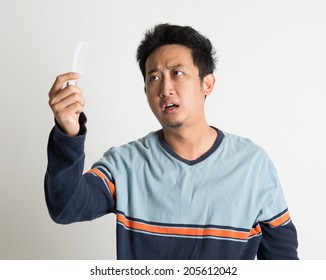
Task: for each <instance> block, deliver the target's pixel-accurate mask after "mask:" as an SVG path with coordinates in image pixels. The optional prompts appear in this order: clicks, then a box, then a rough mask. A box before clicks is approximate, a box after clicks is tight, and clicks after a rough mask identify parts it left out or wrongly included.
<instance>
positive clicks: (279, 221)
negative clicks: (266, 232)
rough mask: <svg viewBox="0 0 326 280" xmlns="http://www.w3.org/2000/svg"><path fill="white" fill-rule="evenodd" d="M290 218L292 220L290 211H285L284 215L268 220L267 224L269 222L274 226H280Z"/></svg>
mask: <svg viewBox="0 0 326 280" xmlns="http://www.w3.org/2000/svg"><path fill="white" fill-rule="evenodd" d="M288 220H290V213H289V211H287V212H285V213H284V214H283V215H282V216H280V217H278V218H276V219H275V220H273V221H270V222H267V224H269V225H271V226H273V227H278V226H280V225H282V224H284V223H285V222H287V221H288Z"/></svg>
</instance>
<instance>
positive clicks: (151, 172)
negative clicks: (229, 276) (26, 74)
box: [45, 24, 298, 259]
mask: <svg viewBox="0 0 326 280" xmlns="http://www.w3.org/2000/svg"><path fill="white" fill-rule="evenodd" d="M137 60H138V62H139V66H140V69H141V71H142V74H143V76H144V81H145V92H146V95H147V99H148V103H149V105H150V107H151V109H152V111H153V113H154V115H155V116H156V118H157V119H158V120H159V122H160V124H161V125H162V129H161V130H158V131H156V132H152V133H149V134H148V135H147V136H145V137H144V138H142V139H140V140H138V141H133V142H131V143H129V144H126V145H123V146H121V147H118V148H111V149H109V150H108V151H107V152H106V153H105V154H104V156H103V158H102V159H100V160H99V161H98V162H96V163H95V164H94V165H93V167H92V169H91V170H90V171H89V172H87V173H86V174H84V175H83V174H82V171H83V167H84V150H83V146H84V141H85V135H86V127H85V123H86V117H85V115H84V114H83V113H82V111H83V107H84V100H83V97H82V92H81V89H80V88H79V87H77V86H73V85H68V86H66V87H65V86H64V85H65V84H66V82H67V81H69V80H74V79H78V77H79V75H78V74H76V73H67V74H63V75H60V76H58V77H57V79H56V81H55V82H54V84H53V86H52V88H51V90H50V93H49V98H50V101H49V104H50V107H51V108H52V110H53V112H54V116H55V120H56V125H55V127H54V129H53V130H52V131H51V134H50V137H49V144H48V169H47V173H46V176H45V194H46V201H47V205H48V209H49V212H50V215H51V217H52V219H53V220H54V221H55V222H58V223H62V224H68V223H72V222H77V221H85V220H92V219H95V218H97V217H100V216H102V215H104V214H107V213H110V212H113V213H115V214H116V217H117V254H118V255H117V258H118V259H254V258H256V257H257V258H258V259H297V258H298V257H297V235H296V230H295V227H294V225H293V223H292V221H291V218H290V215H289V212H288V209H287V206H286V203H285V199H284V196H283V193H282V189H281V186H280V183H279V180H278V178H277V174H276V171H275V168H274V166H273V164H272V162H271V161H270V159H269V158H268V156H267V155H266V153H265V152H264V151H263V150H262V149H261V148H259V147H258V146H256V145H255V144H253V143H252V142H251V141H250V140H248V139H244V138H241V137H237V136H234V135H231V134H228V133H223V132H222V131H220V130H219V129H217V128H215V127H212V126H209V125H208V123H207V121H206V118H205V112H204V103H205V99H206V96H208V95H209V94H210V93H211V92H212V90H213V88H214V82H215V79H214V75H213V71H214V68H215V58H214V51H213V48H212V45H211V43H210V41H209V40H208V39H207V38H205V37H204V36H202V35H201V34H200V33H198V32H197V31H196V30H194V29H192V28H191V27H182V26H175V25H169V24H161V25H158V26H156V27H155V28H154V29H153V30H151V31H148V32H147V33H146V35H145V38H144V40H143V41H142V42H141V44H140V46H139V47H138V51H137Z"/></svg>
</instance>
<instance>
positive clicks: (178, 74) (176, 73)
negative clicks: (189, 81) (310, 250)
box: [173, 70, 183, 77]
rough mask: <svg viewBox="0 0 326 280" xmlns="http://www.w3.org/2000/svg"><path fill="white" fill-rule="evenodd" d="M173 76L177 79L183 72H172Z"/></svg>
mask: <svg viewBox="0 0 326 280" xmlns="http://www.w3.org/2000/svg"><path fill="white" fill-rule="evenodd" d="M173 75H174V76H175V77H179V76H181V75H183V72H181V71H178V70H175V71H174V72H173Z"/></svg>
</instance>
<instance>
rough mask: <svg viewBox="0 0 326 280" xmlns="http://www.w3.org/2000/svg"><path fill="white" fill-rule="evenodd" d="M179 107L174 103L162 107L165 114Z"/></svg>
mask: <svg viewBox="0 0 326 280" xmlns="http://www.w3.org/2000/svg"><path fill="white" fill-rule="evenodd" d="M178 107H179V105H177V104H174V103H165V104H164V105H163V111H165V112H173V111H174V110H176V109H177V108H178Z"/></svg>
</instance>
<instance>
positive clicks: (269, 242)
mask: <svg viewBox="0 0 326 280" xmlns="http://www.w3.org/2000/svg"><path fill="white" fill-rule="evenodd" d="M260 226H261V229H262V240H261V243H260V246H259V249H258V252H257V259H259V260H298V259H299V258H298V253H297V248H298V240H297V232H296V229H295V227H294V225H293V223H292V221H291V220H290V221H289V222H288V223H286V224H285V225H282V226H277V227H273V226H271V225H269V224H266V223H261V224H260Z"/></svg>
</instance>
